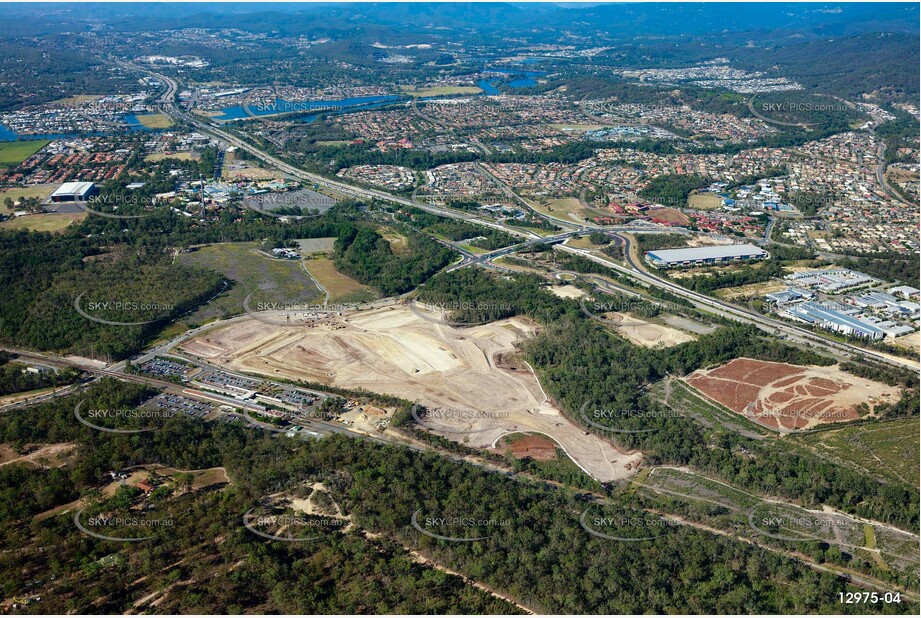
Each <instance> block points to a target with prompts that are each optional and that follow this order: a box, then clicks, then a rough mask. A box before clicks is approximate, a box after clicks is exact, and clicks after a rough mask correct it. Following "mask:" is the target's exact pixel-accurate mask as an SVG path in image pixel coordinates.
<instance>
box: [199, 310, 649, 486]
mask: <svg viewBox="0 0 921 618" xmlns="http://www.w3.org/2000/svg"><path fill="white" fill-rule="evenodd" d="M426 318H429V319H426ZM440 318H441V316H440V315H439V314H438V313H435V312H431V311H427V310H426V311H422V310H420V309H419V308H418V307H417V308H415V309H410V308H409V307H408V306H388V307H382V308H375V309H370V310H365V311H358V312H354V313H351V314H347V315H344V316H337V317H330V318H327V319H324V320H320V321H317V322H315V323H314V324H312V325H311V326H277V325H273V324H269V323H266V322H267V321H275V320H274V319H272V320H266V321H262V320H256V319H251V320H244V321H241V322H237V323H234V324H232V325H229V326H227V327H224V328H221V329H218V330H215V331H212V332H208V333H205V334H202V335H200V336H198V337H197V338H195V339H192V340H190V341H188V342H186V343H185V344H183V349H184V350H185V351H186V352H187V353H189V354H192V355H194V356H197V357H199V358H201V359H202V360H205V361H208V362H210V363H212V364H216V365H221V366H224V367H227V368H229V369H232V370H237V371H245V372H252V373H260V374H264V375H267V376H270V377H284V378H289V379H294V380H308V381H313V382H322V383H325V384H330V385H333V386H338V387H343V388H352V389H355V388H364V389H367V390H369V391H373V392H378V393H386V394H389V395H396V396H398V397H402V398H404V399H407V400H410V401H414V402H417V403H419V404H421V405H423V406H425V407H426V408H429V409H431V410H433V413H432V414H430V415H429V416H426V417H425V419H424V423H423V424H424V426H425V427H426V428H428V429H429V430H431V431H433V432H435V433H437V434H439V435H442V436H444V437H446V438H448V439H451V440H455V441H457V442H461V443H463V444H466V445H467V446H470V447H473V448H491V447H494V446H496V444H497V443H498V442H499V440H500V438H501V437H502V436H504V435H506V434H508V433H517V432H535V433H543V434H545V435H548V436H550V437H552V438H553V439H554V440H555V441H556V442H557V443H558V444H559V445H560V447H561V448H562V449H563V450H564V451H565V452H566V453H567V454H568V455H569V456H570V457H571V458H572V459H573V461H575V462H576V464H577V465H579V467H581V468H582V469H583V470H585V471H586V472H587V473H588V474H590V475H591V476H593V477H595V478H596V479H598V480H600V481H604V482H607V481H615V480H620V479H625V478H628V477H629V476H631V475H632V474H633V472H634V471H635V470H636V468H637V467H638V465H639V463H640V461H641V459H642V457H641V455H640V454H639V453H625V452H623V451H621V450H619V449H617V448H615V447H614V446H613V445H612V444H611V443H609V442H607V441H605V440H603V439H601V438H600V437H598V436H596V435H593V434H589V435H585V434H584V433H583V431H582V430H581V429H580V428H579V427H577V426H576V425H574V424H573V423H571V422H570V421H569V420H567V419H566V418H565V417H564V416H563V415H562V413H561V412H560V411H559V410H558V409H557V408H555V407H554V406H553V405H551V404H550V403H549V402H548V401H547V398H546V396H545V395H544V393H543V390H542V389H541V386H540V384H539V383H538V381H537V378H536V377H535V376H534V374H533V373H532V372H531V371H530V369H529V368H528V367H527V365H525V364H524V363H517V364H518V365H522V366H521V367H518V368H514V369H513V368H503V367H500V366H499V364H498V363H499V360H500V359H501V358H503V356H507V355H508V354H509V353H510V352H513V351H514V349H515V343H516V342H518V341H521V340H523V339H525V338H527V337H529V336H531V335H533V334H534V332H535V327H534V326H533V325H532V324H531V323H529V322H527V321H525V320H523V319H520V318H512V319H508V320H500V321H498V322H492V323H490V324H483V325H478V326H471V327H467V328H454V327H451V326H448V325H446V324H444V323H443V322H440V321H439V320H440ZM282 320H283V318H282Z"/></svg>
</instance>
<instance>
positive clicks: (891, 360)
mask: <svg viewBox="0 0 921 618" xmlns="http://www.w3.org/2000/svg"><path fill="white" fill-rule="evenodd" d="M618 236H619V238H621V240H622V242H623V243H624V256H625V259H626V261H627V264H628V265H629V266H630V268H629V269H628V268H624V267H623V266H621V265H620V264H617V263H615V262H612V261H610V260H607V259H604V258H600V257H598V256H594V255H591V254H589V253H588V252H587V251H583V250H580V249H575V248H572V247H566V246H562V245H561V246H560V249H561V250H564V251H568V252H571V253H576V254H579V255H583V256H584V257H586V258H588V259H590V260H592V261H594V262H598V263H600V264H604V265H605V266H608V267H609V268H612V269H614V270H617V271H620V272H623V273H625V274H628V275H630V276H632V277H633V278H635V279H638V280H639V281H642V282H643V283H647V284H649V285H653V286H655V287H658V288H662V289H665V290H667V291H669V292H671V293H673V294H675V295H677V296H681V297H682V298H685V299H687V300H689V301H691V302H692V303H694V304H696V305H698V306H701V305H702V306H704V307H707V308H710V309H717V310H719V311H720V312H723V313H724V314H728V315H730V316H732V317H733V318H735V319H739V320H741V321H743V322H747V323H750V324H754V325H756V326H758V327H759V328H761V329H762V330H764V331H766V332H770V333H772V334H774V333H776V332H778V331H779V332H781V333H783V334H785V335H787V336H789V337H792V338H793V339H794V340H798V341H800V342H802V343H804V344H807V345H809V346H812V347H816V346H820V347H823V348H825V349H826V350H828V351H831V352H834V353H835V355H836V356H838V357H839V358H840V356H841V354H845V355H846V356H847V357H849V358H850V357H853V356H855V355H861V356H865V357H868V358H872V359H874V360H877V361H880V362H883V363H886V364H889V365H897V366H902V367H907V368H910V369H912V370H916V369H917V368H918V363H917V362H914V361H912V360H909V359H907V358H906V359H901V358H898V357H894V356H888V355H883V354H879V353H877V352H875V351H873V350H867V349H865V348H861V347H858V346H855V345H851V344H847V343H842V342H838V341H834V340H830V339H827V338H825V337H822V336H820V335H817V334H816V333H812V332H810V331H807V330H805V329H802V328H799V327H797V326H793V325H791V324H787V323H786V322H781V321H780V320H775V319H773V318H769V317H767V316H764V315H762V314H759V313H752V312H750V311H748V310H746V309H743V308H741V307H737V306H735V305H732V304H730V303H727V302H724V301H721V300H719V299H716V298H712V297H710V296H706V295H704V294H700V293H698V292H694V291H691V290H688V289H687V288H684V287H681V286H680V285H677V284H674V283H672V282H671V281H667V280H665V279H662V278H661V277H659V276H658V275H656V274H654V273H652V272H650V271H648V270H646V268H645V267H644V266H642V265H641V264H639V263H638V262H637V261H636V260H634V258H633V256H632V255H631V252H630V248H631V244H630V242H631V241H630V239H629V237H627V236H622V235H618Z"/></svg>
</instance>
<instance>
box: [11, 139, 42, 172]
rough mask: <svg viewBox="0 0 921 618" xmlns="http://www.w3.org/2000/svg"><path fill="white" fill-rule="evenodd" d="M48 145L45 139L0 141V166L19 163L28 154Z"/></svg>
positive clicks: (28, 155)
mask: <svg viewBox="0 0 921 618" xmlns="http://www.w3.org/2000/svg"><path fill="white" fill-rule="evenodd" d="M47 145H48V140H46V139H35V140H30V141H25V142H0V166H5V167H12V166H14V165H19V164H20V163H22V162H23V161H25V160H26V159H27V158H29V157H30V156H32V155H34V154H35V153H36V152H38V151H39V150H41V149H42V148H44V147H45V146H47Z"/></svg>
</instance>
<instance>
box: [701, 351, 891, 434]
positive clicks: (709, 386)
mask: <svg viewBox="0 0 921 618" xmlns="http://www.w3.org/2000/svg"><path fill="white" fill-rule="evenodd" d="M685 381H686V382H687V383H688V384H690V385H691V386H693V387H694V388H696V389H697V390H698V391H700V392H701V393H703V394H704V395H705V396H707V397H709V398H710V399H712V400H714V401H716V402H717V403H720V404H722V405H724V406H726V407H727V408H729V409H730V410H732V411H733V412H736V413H738V414H742V415H744V416H746V417H748V418H750V419H751V420H753V421H755V422H757V423H760V424H761V425H764V426H765V427H769V428H771V429H777V430H780V431H788V430H793V429H808V428H810V427H814V426H815V425H820V424H823V423H836V422H843V421H851V420H854V419H856V418H858V417H859V414H858V411H857V406H858V405H859V404H861V403H866V404H867V406H869V407H870V409H871V410H872V409H873V408H874V407H875V406H877V405H879V404H881V403H890V402H895V401H896V400H897V399H898V396H899V393H898V389H897V388H896V387H892V386H886V385H885V384H880V383H879V382H872V381H870V380H865V379H863V378H859V377H857V376H855V375H851V374H849V373H846V372H844V371H842V370H841V369H839V368H838V367H837V366H832V367H816V366H806V367H798V366H795V365H788V364H786V363H772V362H768V361H760V360H753V359H750V358H736V359H734V360H732V361H729V362H728V363H726V364H725V365H721V366H719V367H716V368H715V369H699V370H697V371H695V372H694V373H692V374H690V375H689V376H687V377H686V378H685Z"/></svg>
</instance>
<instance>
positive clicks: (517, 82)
mask: <svg viewBox="0 0 921 618" xmlns="http://www.w3.org/2000/svg"><path fill="white" fill-rule="evenodd" d="M508 85H509V87H510V88H530V87H531V86H536V85H537V82H536V81H534V80H533V79H531V78H530V77H525V78H524V79H513V80H512V81H510V82H509V83H508Z"/></svg>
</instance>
